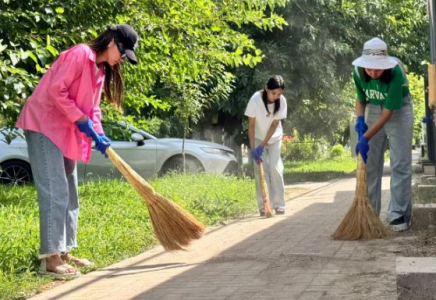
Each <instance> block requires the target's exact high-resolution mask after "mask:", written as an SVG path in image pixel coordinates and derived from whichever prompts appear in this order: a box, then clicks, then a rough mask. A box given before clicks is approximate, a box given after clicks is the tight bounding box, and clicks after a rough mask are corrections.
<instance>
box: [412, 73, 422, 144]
mask: <svg viewBox="0 0 436 300" xmlns="http://www.w3.org/2000/svg"><path fill="white" fill-rule="evenodd" d="M408 79H409V89H410V93H411V94H412V103H413V114H414V117H415V119H414V121H413V141H414V143H416V142H417V141H418V140H419V139H421V138H422V118H424V117H425V90H424V78H423V76H419V75H417V74H415V73H411V74H409V75H408Z"/></svg>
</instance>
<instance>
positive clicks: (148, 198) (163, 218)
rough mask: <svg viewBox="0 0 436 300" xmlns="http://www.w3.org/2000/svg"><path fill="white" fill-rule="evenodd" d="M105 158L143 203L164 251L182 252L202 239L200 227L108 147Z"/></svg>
mask: <svg viewBox="0 0 436 300" xmlns="http://www.w3.org/2000/svg"><path fill="white" fill-rule="evenodd" d="M106 154H107V155H108V157H109V159H110V160H111V161H112V163H113V164H114V165H115V166H116V167H117V169H118V170H119V171H120V172H121V174H123V175H124V177H125V178H126V179H127V181H129V182H130V184H131V185H133V187H134V188H135V190H136V191H137V192H138V193H139V194H140V195H141V196H142V198H143V199H144V200H145V203H146V204H147V208H148V211H149V214H150V219H151V222H152V224H153V228H154V232H155V235H156V237H157V239H158V240H159V242H160V243H161V244H162V246H163V247H164V248H165V250H167V251H174V250H183V249H184V247H186V246H188V245H189V244H190V243H191V241H192V240H196V239H199V238H200V237H201V236H202V235H203V232H204V225H203V224H201V223H200V222H198V221H197V220H196V219H195V218H194V217H193V216H191V215H190V214H189V213H188V212H187V211H185V210H184V209H182V208H180V207H179V206H177V205H176V204H175V203H174V202H172V201H170V200H168V199H166V198H165V197H163V196H162V195H160V194H158V193H156V192H155V190H154V189H153V187H152V186H151V185H150V184H148V183H147V182H146V181H145V180H144V179H143V178H142V177H141V176H139V175H138V174H137V173H136V172H135V171H134V170H133V169H132V168H131V167H130V166H129V165H128V164H127V163H126V162H124V161H123V160H122V159H121V157H119V156H118V154H116V153H115V151H114V150H113V149H112V148H111V147H108V148H107V149H106Z"/></svg>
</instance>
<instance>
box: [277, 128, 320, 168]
mask: <svg viewBox="0 0 436 300" xmlns="http://www.w3.org/2000/svg"><path fill="white" fill-rule="evenodd" d="M283 156H284V160H285V161H288V160H290V161H307V160H316V159H319V158H320V157H321V156H322V151H321V144H320V141H317V140H315V139H313V138H312V137H310V136H309V135H308V136H305V137H304V138H300V136H299V134H298V132H297V131H296V130H295V131H294V139H293V140H292V142H290V143H287V146H286V152H285V153H284V155H283Z"/></svg>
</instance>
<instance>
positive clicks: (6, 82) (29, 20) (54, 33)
mask: <svg viewBox="0 0 436 300" xmlns="http://www.w3.org/2000/svg"><path fill="white" fill-rule="evenodd" d="M124 3H125V1H123V0H103V1H98V3H97V2H95V1H86V0H78V1H72V0H66V1H53V0H32V1H1V2H0V115H2V116H3V118H4V122H5V123H6V125H10V126H13V125H14V123H15V121H16V119H17V117H18V114H19V112H20V110H21V106H22V104H23V102H24V101H25V100H26V98H27V97H28V96H29V95H30V94H31V92H32V90H33V88H34V87H35V85H36V84H37V82H38V80H39V78H40V77H41V76H42V75H43V74H44V73H45V71H46V70H47V68H48V67H49V65H50V63H51V62H52V61H53V60H54V59H55V58H56V56H57V55H58V54H59V52H60V51H62V50H64V49H66V48H68V47H70V46H72V45H73V44H76V43H79V42H82V41H85V40H90V39H91V38H92V37H95V36H96V35H97V33H96V32H97V31H101V30H102V29H103V28H105V27H106V26H107V24H109V23H110V22H112V21H113V20H114V19H115V15H116V14H117V13H122V12H123V7H124ZM84 15H86V16H87V17H86V18H83V16H84Z"/></svg>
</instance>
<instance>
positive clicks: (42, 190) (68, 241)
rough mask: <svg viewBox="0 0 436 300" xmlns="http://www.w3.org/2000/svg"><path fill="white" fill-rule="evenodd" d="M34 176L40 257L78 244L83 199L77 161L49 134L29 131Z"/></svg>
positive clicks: (63, 251) (29, 147)
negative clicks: (49, 136)
mask: <svg viewBox="0 0 436 300" xmlns="http://www.w3.org/2000/svg"><path fill="white" fill-rule="evenodd" d="M25 136H26V141H27V149H28V152H29V158H30V163H31V167H32V173H33V179H34V181H35V186H36V190H37V193H38V203H39V227H40V250H39V254H40V255H39V258H41V259H42V258H45V257H48V256H50V255H53V254H57V253H59V254H60V253H66V252H69V251H70V250H71V249H73V248H76V247H77V221H78V218H79V199H78V189H77V169H76V161H75V160H71V159H68V158H65V157H64V156H63V155H62V152H61V151H60V150H59V148H58V147H57V146H56V145H55V144H54V143H53V142H52V141H51V140H50V139H49V138H47V137H46V136H45V135H43V134H41V133H37V132H33V131H25Z"/></svg>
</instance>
